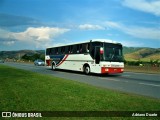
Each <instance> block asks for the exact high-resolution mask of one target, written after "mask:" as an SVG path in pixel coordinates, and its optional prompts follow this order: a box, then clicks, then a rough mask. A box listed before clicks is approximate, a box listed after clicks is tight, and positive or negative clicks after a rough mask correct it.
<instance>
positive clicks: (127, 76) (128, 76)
mask: <svg viewBox="0 0 160 120" xmlns="http://www.w3.org/2000/svg"><path fill="white" fill-rule="evenodd" d="M122 76H124V77H130V76H131V75H122Z"/></svg>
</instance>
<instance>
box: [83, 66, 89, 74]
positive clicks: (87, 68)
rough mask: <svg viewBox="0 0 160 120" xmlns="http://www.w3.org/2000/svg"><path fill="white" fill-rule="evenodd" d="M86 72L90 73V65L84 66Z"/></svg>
mask: <svg viewBox="0 0 160 120" xmlns="http://www.w3.org/2000/svg"><path fill="white" fill-rule="evenodd" d="M84 73H85V74H86V75H88V74H90V67H89V66H88V65H87V66H84Z"/></svg>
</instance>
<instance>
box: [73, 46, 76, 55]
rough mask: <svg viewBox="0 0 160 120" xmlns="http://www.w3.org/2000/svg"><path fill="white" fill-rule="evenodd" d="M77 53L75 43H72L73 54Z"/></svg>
mask: <svg viewBox="0 0 160 120" xmlns="http://www.w3.org/2000/svg"><path fill="white" fill-rule="evenodd" d="M76 53H77V45H73V54H76Z"/></svg>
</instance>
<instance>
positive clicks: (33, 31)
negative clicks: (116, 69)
mask: <svg viewBox="0 0 160 120" xmlns="http://www.w3.org/2000/svg"><path fill="white" fill-rule="evenodd" d="M94 39H102V40H106V41H111V42H118V43H122V44H123V45H124V46H128V47H151V48H160V0H0V51H12V50H24V49H27V50H28V49H31V50H44V49H46V48H47V47H51V46H58V45H65V44H71V43H76V42H83V41H90V40H94Z"/></svg>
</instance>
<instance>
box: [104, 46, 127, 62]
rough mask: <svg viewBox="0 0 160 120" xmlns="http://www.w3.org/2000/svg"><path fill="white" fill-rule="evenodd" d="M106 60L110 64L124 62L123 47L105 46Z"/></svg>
mask: <svg viewBox="0 0 160 120" xmlns="http://www.w3.org/2000/svg"><path fill="white" fill-rule="evenodd" d="M104 60H105V61H110V62H123V61H124V59H123V55H122V46H121V45H113V46H108V45H107V44H104Z"/></svg>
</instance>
